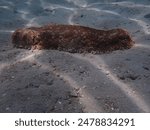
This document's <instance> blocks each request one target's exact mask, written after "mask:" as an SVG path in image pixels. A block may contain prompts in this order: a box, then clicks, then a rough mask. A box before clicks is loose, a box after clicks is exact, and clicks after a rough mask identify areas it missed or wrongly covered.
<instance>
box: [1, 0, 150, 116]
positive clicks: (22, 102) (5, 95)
mask: <svg viewBox="0 0 150 130" xmlns="http://www.w3.org/2000/svg"><path fill="white" fill-rule="evenodd" d="M48 23H57V24H77V25H83V26H88V27H93V28H96V29H112V28H124V29H126V30H128V31H129V33H130V34H131V36H132V37H133V39H134V41H135V45H134V47H133V48H131V49H129V50H124V51H115V52H113V53H109V54H99V55H98V54H97V55H93V54H71V53H67V52H61V51H57V50H35V51H31V50H25V49H16V48H13V46H12V43H11V35H12V33H13V32H14V31H15V30H16V29H17V28H22V27H30V26H41V25H45V24H48ZM0 112H8V113H9V112H17V113H18V112H41V113H44V112H48V113H51V112H71V113H72V112H119V113H120V112H125V113H126V112H129V113H131V112H133V113H135V112H150V0H0Z"/></svg>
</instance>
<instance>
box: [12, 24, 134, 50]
mask: <svg viewBox="0 0 150 130" xmlns="http://www.w3.org/2000/svg"><path fill="white" fill-rule="evenodd" d="M12 43H13V45H14V47H18V48H26V49H57V50H63V51H68V52H74V53H75V52H80V53H82V52H96V53H105V52H111V51H114V50H123V49H129V48H131V47H132V46H133V44H134V42H133V40H132V39H131V36H130V35H129V33H128V32H127V31H125V30H124V29H112V30H97V29H93V28H89V27H83V26H77V25H56V24H50V25H46V26H43V27H31V28H24V29H18V30H16V31H15V32H14V33H13V35H12Z"/></svg>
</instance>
